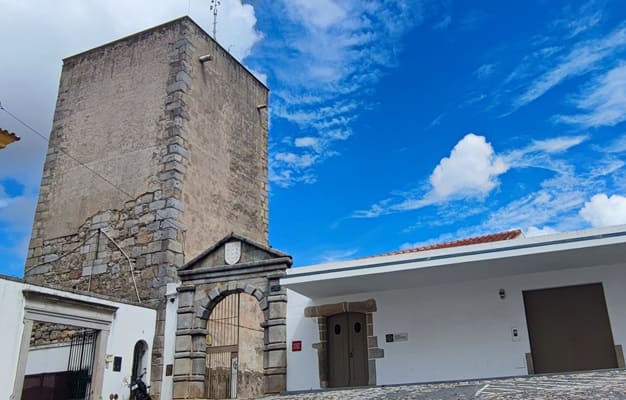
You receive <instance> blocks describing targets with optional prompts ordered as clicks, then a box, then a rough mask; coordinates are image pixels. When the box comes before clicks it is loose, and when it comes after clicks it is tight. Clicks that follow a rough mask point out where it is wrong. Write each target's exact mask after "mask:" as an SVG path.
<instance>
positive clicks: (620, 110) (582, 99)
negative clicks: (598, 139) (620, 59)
mask: <svg viewBox="0 0 626 400" xmlns="http://www.w3.org/2000/svg"><path fill="white" fill-rule="evenodd" d="M574 103H575V105H576V106H577V107H578V108H579V109H580V110H582V111H583V112H582V113H580V114H574V115H561V116H558V117H557V120H558V121H560V122H565V123H568V124H573V125H579V126H581V127H584V128H587V127H597V126H615V125H617V124H619V123H621V122H624V121H626V112H624V110H626V64H621V65H619V66H617V67H615V68H613V69H611V70H610V71H608V72H607V73H606V74H605V75H603V76H602V77H600V78H599V79H597V80H596V81H595V82H593V83H592V84H591V85H588V87H587V88H586V89H585V90H583V92H582V93H581V94H580V95H579V96H578V98H577V99H575V100H574Z"/></svg>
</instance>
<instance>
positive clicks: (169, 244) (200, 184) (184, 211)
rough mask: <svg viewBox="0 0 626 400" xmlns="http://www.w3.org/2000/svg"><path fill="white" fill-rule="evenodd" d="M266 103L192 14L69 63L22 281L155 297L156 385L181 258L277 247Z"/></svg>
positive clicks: (261, 88)
mask: <svg viewBox="0 0 626 400" xmlns="http://www.w3.org/2000/svg"><path fill="white" fill-rule="evenodd" d="M267 101H268V89H267V88H266V86H265V85H264V84H263V83H261V82H260V81H259V80H258V79H257V78H255V77H254V76H253V75H252V74H251V73H250V72H249V71H248V70H247V69H246V68H245V67H244V66H242V65H241V64H240V63H239V62H238V61H237V60H235V59H234V58H233V57H232V56H231V55H230V54H229V53H228V52H227V51H226V50H224V49H223V48H222V47H220V46H219V45H218V44H217V43H216V42H215V41H214V40H213V39H211V38H210V37H209V35H208V34H207V33H206V32H204V31H203V30H202V29H201V28H200V27H199V26H198V25H197V24H196V23H195V22H193V21H192V20H191V19H189V18H188V17H183V18H180V19H176V20H174V21H171V22H168V23H166V24H163V25H160V26H157V27H154V28H151V29H148V30H146V31H143V32H140V33H137V34H134V35H132V36H129V37H126V38H123V39H120V40H117V41H115V42H112V43H109V44H106V45H104V46H101V47H97V48H94V49H91V50H88V51H86V52H84V53H81V54H78V55H75V56H72V57H69V58H67V59H65V60H64V61H63V71H62V75H61V81H60V86H59V94H58V100H57V105H56V111H55V114H54V121H53V127H52V132H51V135H50V143H49V147H48V153H47V156H46V161H45V165H44V171H43V178H42V182H41V190H40V195H39V202H38V204H37V210H36V214H35V220H34V224H33V231H32V237H31V241H30V246H29V254H28V259H27V262H26V269H25V273H24V275H25V280H26V281H27V282H32V283H37V284H44V285H52V286H60V287H65V288H72V289H76V290H82V291H90V292H94V293H99V294H104V295H109V296H113V297H116V298H120V299H126V300H129V301H138V298H139V299H141V302H142V303H143V304H148V305H152V306H155V307H156V308H157V309H158V310H159V312H158V317H157V337H156V338H155V341H154V351H153V355H152V357H153V359H152V365H153V368H152V377H153V388H155V389H156V388H158V387H159V385H158V381H159V380H160V379H161V378H160V377H161V376H162V370H161V368H162V360H161V357H162V348H163V329H164V327H163V325H164V323H163V321H164V318H165V312H164V303H165V294H166V285H167V284H168V283H171V282H177V281H178V277H177V268H178V267H180V266H181V265H183V264H184V263H185V261H186V260H190V259H191V258H193V257H195V256H197V255H198V254H199V253H200V252H201V251H202V250H204V249H205V248H206V247H207V246H208V245H209V244H212V243H215V242H217V241H218V240H219V239H221V238H222V237H224V236H226V235H227V234H228V233H229V232H231V231H235V232H238V233H240V234H242V235H245V236H246V237H248V238H250V239H252V240H255V241H257V242H259V243H262V244H266V243H267V230H268V220H267ZM156 394H157V395H158V393H156Z"/></svg>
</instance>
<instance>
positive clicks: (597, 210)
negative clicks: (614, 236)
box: [580, 193, 626, 227]
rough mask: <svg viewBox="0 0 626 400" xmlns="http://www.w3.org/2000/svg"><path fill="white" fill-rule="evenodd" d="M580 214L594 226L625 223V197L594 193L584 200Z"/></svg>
mask: <svg viewBox="0 0 626 400" xmlns="http://www.w3.org/2000/svg"><path fill="white" fill-rule="evenodd" d="M580 216H581V217H582V218H583V219H584V220H585V221H587V222H589V223H590V224H591V226H594V227H599V226H610V225H621V224H626V197H624V196H620V195H617V194H614V195H612V196H610V197H609V196H607V195H606V194H604V193H601V194H596V195H595V196H593V197H592V198H591V200H589V201H587V202H585V206H584V207H583V208H582V209H581V210H580Z"/></svg>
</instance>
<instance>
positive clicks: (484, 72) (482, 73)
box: [474, 64, 495, 79]
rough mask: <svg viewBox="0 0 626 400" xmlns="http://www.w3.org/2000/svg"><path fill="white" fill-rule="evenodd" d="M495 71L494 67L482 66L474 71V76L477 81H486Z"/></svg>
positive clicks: (491, 65) (489, 65) (490, 65)
mask: <svg viewBox="0 0 626 400" xmlns="http://www.w3.org/2000/svg"><path fill="white" fill-rule="evenodd" d="M494 71H495V65H493V64H483V65H481V66H480V67H478V68H477V69H476V71H474V76H476V78H478V79H486V78H488V77H490V76H491V75H492V74H493V72H494Z"/></svg>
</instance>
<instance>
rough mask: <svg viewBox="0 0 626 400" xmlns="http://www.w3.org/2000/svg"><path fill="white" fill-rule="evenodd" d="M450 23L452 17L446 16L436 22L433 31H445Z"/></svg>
mask: <svg viewBox="0 0 626 400" xmlns="http://www.w3.org/2000/svg"><path fill="white" fill-rule="evenodd" d="M451 23H452V17H451V16H450V15H446V16H445V17H444V18H443V19H442V20H441V21H439V22H437V23H436V24H435V25H433V29H434V30H442V29H446V28H447V27H449V26H450V24H451Z"/></svg>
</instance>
